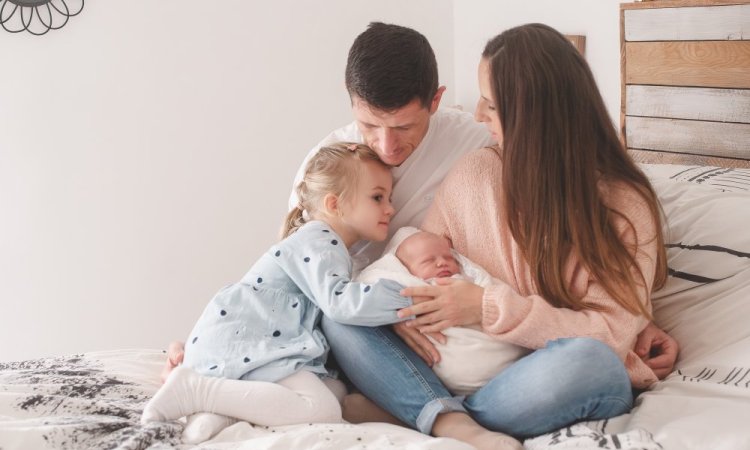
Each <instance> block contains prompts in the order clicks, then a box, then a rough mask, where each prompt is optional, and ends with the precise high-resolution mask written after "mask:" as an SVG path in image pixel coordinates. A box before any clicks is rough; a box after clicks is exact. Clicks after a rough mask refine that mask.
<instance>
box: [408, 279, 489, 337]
mask: <svg viewBox="0 0 750 450" xmlns="http://www.w3.org/2000/svg"><path fill="white" fill-rule="evenodd" d="M436 283H437V286H418V287H409V288H406V289H404V290H403V291H401V295H403V296H405V297H412V300H413V302H414V304H413V305H412V306H409V307H408V308H404V309H401V310H399V312H398V316H399V317H407V316H411V315H415V316H417V318H416V319H414V320H409V321H407V322H405V323H406V326H407V327H415V328H417V329H418V330H419V331H421V332H422V333H436V332H439V331H442V330H444V329H446V328H450V327H454V326H461V325H473V324H478V323H481V322H482V297H484V288H482V287H480V286H477V285H476V284H474V283H470V282H468V281H464V280H454V279H451V278H438V279H437V280H436Z"/></svg>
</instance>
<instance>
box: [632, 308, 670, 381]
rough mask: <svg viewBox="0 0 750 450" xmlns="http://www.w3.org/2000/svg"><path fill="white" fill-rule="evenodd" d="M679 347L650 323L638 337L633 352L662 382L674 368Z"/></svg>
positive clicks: (662, 331)
mask: <svg viewBox="0 0 750 450" xmlns="http://www.w3.org/2000/svg"><path fill="white" fill-rule="evenodd" d="M679 351H680V346H679V345H678V344H677V341H676V340H675V339H674V338H673V337H672V336H670V335H668V334H667V333H666V332H665V331H664V330H662V329H661V328H659V327H657V326H656V325H654V323H653V322H650V323H649V324H648V325H647V326H646V328H644V329H643V331H641V332H640V334H639V335H638V341H637V342H636V344H635V352H636V354H637V355H638V356H640V357H641V359H642V360H643V362H645V363H646V365H647V366H649V367H650V368H651V370H653V371H654V373H655V374H656V376H657V377H659V379H660V380H663V379H664V378H666V377H667V375H669V374H670V373H672V369H673V368H674V363H675V361H677V353H678V352H679Z"/></svg>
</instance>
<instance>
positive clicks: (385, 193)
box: [141, 143, 411, 426]
mask: <svg viewBox="0 0 750 450" xmlns="http://www.w3.org/2000/svg"><path fill="white" fill-rule="evenodd" d="M391 185H392V178H391V173H390V170H389V169H388V167H387V166H385V165H384V164H383V163H381V162H380V160H379V159H378V157H377V155H376V154H375V153H374V152H373V151H372V150H371V149H370V148H368V147H366V146H364V145H360V144H347V143H340V144H334V145H330V146H328V147H325V148H322V149H321V150H320V152H319V153H318V154H317V155H316V156H315V157H314V158H313V159H312V160H311V161H310V162H309V163H308V166H307V170H306V172H305V177H304V180H303V181H302V183H301V184H300V185H299V187H298V197H299V199H300V203H299V205H298V207H297V208H295V209H293V210H292V211H291V212H290V213H289V216H288V217H287V220H286V224H285V232H284V240H282V241H281V242H279V243H278V244H276V245H275V246H273V247H272V248H271V249H270V250H269V251H268V252H267V253H266V254H265V255H263V256H262V257H261V258H260V260H258V262H256V263H255V265H253V267H252V268H251V269H250V271H249V272H248V273H247V274H246V275H245V276H244V277H243V278H242V280H241V281H240V282H239V283H236V284H233V285H231V286H228V287H226V288H224V289H222V290H221V291H219V293H218V294H216V296H215V297H214V298H213V299H212V300H211V302H210V303H209V304H208V306H207V307H206V309H205V310H204V312H203V314H202V315H201V317H200V319H198V322H197V323H196V325H195V327H194V328H193V331H192V332H191V333H190V337H189V338H188V340H187V345H186V348H185V359H184V363H183V365H182V367H178V368H176V369H175V370H174V371H172V373H171V374H170V376H169V377H168V378H167V381H166V383H165V384H164V385H163V386H162V388H161V389H160V390H159V391H158V392H157V393H156V395H155V396H154V398H153V399H152V400H151V401H150V402H149V403H148V404H147V405H146V408H145V409H144V412H143V416H142V419H141V420H142V422H143V423H147V422H151V421H163V420H172V419H177V418H180V417H183V416H187V415H190V414H193V413H196V412H202V411H205V412H210V413H216V414H221V415H224V416H230V417H236V418H239V419H242V420H245V421H248V422H251V423H254V424H258V425H265V426H277V425H288V424H294V423H309V422H340V421H341V408H340V405H339V402H338V400H337V399H336V397H335V396H334V394H333V393H332V392H331V391H330V390H329V389H328V388H327V387H326V385H325V384H324V383H323V382H322V381H321V377H323V376H325V375H327V370H326V368H325V367H324V363H325V360H326V356H327V354H328V344H327V342H326V339H325V337H324V336H323V333H322V332H321V330H320V328H319V325H318V324H319V322H320V317H321V312H322V313H323V314H325V315H326V316H328V317H330V318H332V319H333V320H336V321H339V322H342V323H348V324H356V325H383V324H388V323H393V322H397V321H398V320H399V319H398V318H397V315H396V310H398V309H399V308H403V307H405V306H408V305H409V304H410V303H411V302H410V301H409V299H407V298H405V297H402V296H401V295H399V291H400V289H401V286H400V285H399V284H398V283H395V282H392V281H386V280H383V281H380V282H377V283H374V284H371V285H370V284H362V283H356V282H350V276H351V260H350V257H349V253H348V251H347V248H349V247H351V245H352V244H354V243H355V242H357V241H358V240H360V239H367V240H372V241H382V240H384V239H385V238H386V236H387V233H388V223H389V221H390V218H391V216H392V215H393V212H394V210H393V207H392V206H391V203H390V195H391ZM373 299H376V300H375V301H373Z"/></svg>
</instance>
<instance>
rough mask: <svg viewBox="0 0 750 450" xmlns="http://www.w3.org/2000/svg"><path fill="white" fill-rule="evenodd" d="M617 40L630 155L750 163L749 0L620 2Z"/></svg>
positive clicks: (661, 159)
mask: <svg viewBox="0 0 750 450" xmlns="http://www.w3.org/2000/svg"><path fill="white" fill-rule="evenodd" d="M620 45H621V71H622V74H621V76H622V83H621V84H622V93H621V95H622V104H621V114H620V127H621V132H622V138H623V141H624V143H625V146H626V147H627V148H628V150H629V151H630V153H631V154H632V156H633V158H634V159H635V160H636V161H639V162H650V163H671V164H698V165H712V166H722V167H748V168H750V0H735V1H723V0H714V1H711V0H657V1H649V2H637V3H623V4H621V5H620Z"/></svg>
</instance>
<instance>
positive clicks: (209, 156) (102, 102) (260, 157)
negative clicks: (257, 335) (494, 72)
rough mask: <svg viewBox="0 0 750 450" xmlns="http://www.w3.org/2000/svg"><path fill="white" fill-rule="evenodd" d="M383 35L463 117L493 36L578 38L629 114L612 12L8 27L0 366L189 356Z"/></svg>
mask: <svg viewBox="0 0 750 450" xmlns="http://www.w3.org/2000/svg"><path fill="white" fill-rule="evenodd" d="M372 20H383V21H386V22H393V23H399V24H402V25H406V26H410V27H413V28H415V29H417V30H419V31H421V32H422V33H424V34H425V35H426V36H427V38H428V39H429V40H430V42H431V43H432V45H433V47H434V49H435V52H436V54H437V56H438V64H439V66H440V77H441V81H442V83H443V84H445V85H447V86H448V88H449V89H448V92H447V93H446V96H445V97H444V101H445V103H446V104H454V103H460V104H463V105H464V106H465V107H466V108H467V109H469V110H472V109H473V106H474V102H475V99H476V88H475V84H476V81H475V80H476V75H475V70H476V64H477V61H478V58H479V54H480V52H481V49H482V47H483V45H484V43H485V41H486V40H487V39H488V38H490V37H491V36H493V35H495V34H496V33H498V32H500V31H501V30H503V29H505V28H507V27H510V26H513V25H518V24H521V23H525V22H530V21H542V22H547V23H549V24H550V25H552V26H555V27H557V28H558V29H560V30H561V31H563V32H566V33H582V34H586V35H587V58H588V60H589V61H590V63H591V64H592V66H593V68H594V73H595V75H596V76H597V79H598V80H599V82H600V87H601V88H602V90H603V91H604V95H605V99H606V101H607V104H608V106H609V108H610V111H612V112H613V113H615V112H616V111H617V110H618V108H619V52H618V49H619V41H618V40H617V39H618V36H619V35H618V23H619V21H618V16H617V3H616V2H614V1H613V0H588V1H584V0H579V1H573V2H559V3H558V2H556V1H552V0H535V1H532V2H524V3H518V2H510V1H491V0H485V1H480V0H439V1H437V0H408V1H402V0H381V1H379V2H372V1H365V0H319V1H300V0H279V1H274V2H260V1H247V0H229V1H225V2H219V3H216V2H204V1H198V0H181V1H178V0H160V1H152V0H111V1H108V2H87V3H86V7H85V9H84V11H83V12H82V13H81V15H80V16H78V17H74V18H72V19H71V21H70V22H69V23H68V25H66V26H65V28H63V29H61V30H59V31H56V32H50V33H49V34H47V35H46V36H43V37H34V36H30V35H28V34H16V35H12V34H9V33H6V32H4V31H2V30H0V53H1V54H2V55H3V64H2V75H0V81H1V83H0V361H2V360H11V359H26V358H34V357H39V356H45V355H52V354H67V353H74V352H83V351H90V350H100V349H114V348H125V347H154V348H159V347H163V346H164V345H166V343H167V342H169V341H170V340H173V339H183V338H184V337H185V336H186V335H187V333H188V332H189V331H190V328H191V327H192V325H193V323H194V321H195V319H196V318H197V317H198V315H199V314H200V312H201V310H202V309H203V307H204V306H205V304H206V302H207V301H208V300H209V299H210V297H211V296H212V295H213V294H214V293H215V292H216V291H217V290H218V289H219V288H220V287H221V286H223V285H226V284H228V283H231V282H233V281H236V280H237V279H238V278H239V277H240V276H242V275H243V274H244V272H245V271H246V270H247V269H248V268H249V266H250V265H251V264H252V262H253V261H254V260H255V259H256V258H257V257H258V256H259V255H260V254H261V253H262V252H263V251H265V250H266V248H267V247H268V246H269V245H271V244H272V243H273V242H274V240H275V239H276V235H277V231H278V228H279V225H280V223H281V219H282V216H283V214H284V213H285V211H286V200H287V196H288V193H289V190H290V185H291V180H292V178H293V175H294V171H295V170H296V168H297V165H298V163H299V161H300V160H301V159H302V157H303V155H304V154H305V153H306V152H307V150H308V149H309V148H310V147H311V146H312V145H314V144H315V143H316V142H317V141H318V140H319V139H320V138H322V137H323V136H324V135H325V134H326V133H327V132H328V131H330V130H331V129H333V128H334V127H337V126H340V125H342V124H344V123H346V122H348V121H349V120H350V113H349V104H348V98H347V96H346V93H345V91H344V87H343V83H344V81H343V70H344V65H345V60H346V54H347V51H348V48H349V46H350V44H351V42H352V40H353V39H354V37H355V36H356V35H357V34H358V33H360V32H361V31H362V30H363V29H364V28H365V26H366V24H367V23H368V22H370V21H372Z"/></svg>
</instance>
